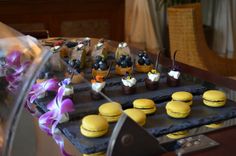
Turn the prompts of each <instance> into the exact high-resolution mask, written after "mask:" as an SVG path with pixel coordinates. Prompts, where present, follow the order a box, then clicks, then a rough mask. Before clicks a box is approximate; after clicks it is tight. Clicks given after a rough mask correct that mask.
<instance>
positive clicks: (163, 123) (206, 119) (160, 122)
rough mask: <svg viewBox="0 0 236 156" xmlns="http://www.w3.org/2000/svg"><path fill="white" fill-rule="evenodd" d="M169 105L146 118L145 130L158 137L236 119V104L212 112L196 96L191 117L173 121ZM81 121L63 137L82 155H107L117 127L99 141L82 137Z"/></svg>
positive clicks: (65, 128)
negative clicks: (101, 152) (105, 153)
mask: <svg viewBox="0 0 236 156" xmlns="http://www.w3.org/2000/svg"><path fill="white" fill-rule="evenodd" d="M165 105H166V102H162V103H157V112H156V113H155V114H153V115H150V116H148V117H147V121H146V124H145V126H144V128H145V129H146V130H147V131H148V132H149V133H150V134H152V135H154V136H155V137H158V136H161V135H164V134H168V133H172V132H176V131H180V130H185V129H189V128H194V127H198V126H202V125H205V124H209V123H213V122H218V121H222V120H226V119H230V118H233V117H236V103H235V102H233V101H230V100H228V101H227V104H226V106H225V107H222V108H210V107H208V106H205V105H204V104H203V103H202V98H201V96H194V102H193V106H192V109H191V114H190V115H189V117H187V118H185V119H173V118H171V117H169V116H168V115H167V114H166V111H165ZM80 125H81V120H77V121H71V122H68V123H64V124H61V125H60V126H59V128H60V129H61V130H62V132H63V133H64V135H65V136H66V137H67V138H68V139H69V140H70V141H71V142H72V143H73V144H74V145H75V146H76V147H77V148H78V149H79V150H80V152H82V153H95V152H99V151H105V150H106V148H107V146H108V142H109V138H110V136H111V134H112V130H113V128H114V126H115V123H113V124H110V127H109V132H108V133H107V134H106V135H105V136H103V137H100V138H92V139H91V138H86V137H84V136H83V135H82V134H81V133H80Z"/></svg>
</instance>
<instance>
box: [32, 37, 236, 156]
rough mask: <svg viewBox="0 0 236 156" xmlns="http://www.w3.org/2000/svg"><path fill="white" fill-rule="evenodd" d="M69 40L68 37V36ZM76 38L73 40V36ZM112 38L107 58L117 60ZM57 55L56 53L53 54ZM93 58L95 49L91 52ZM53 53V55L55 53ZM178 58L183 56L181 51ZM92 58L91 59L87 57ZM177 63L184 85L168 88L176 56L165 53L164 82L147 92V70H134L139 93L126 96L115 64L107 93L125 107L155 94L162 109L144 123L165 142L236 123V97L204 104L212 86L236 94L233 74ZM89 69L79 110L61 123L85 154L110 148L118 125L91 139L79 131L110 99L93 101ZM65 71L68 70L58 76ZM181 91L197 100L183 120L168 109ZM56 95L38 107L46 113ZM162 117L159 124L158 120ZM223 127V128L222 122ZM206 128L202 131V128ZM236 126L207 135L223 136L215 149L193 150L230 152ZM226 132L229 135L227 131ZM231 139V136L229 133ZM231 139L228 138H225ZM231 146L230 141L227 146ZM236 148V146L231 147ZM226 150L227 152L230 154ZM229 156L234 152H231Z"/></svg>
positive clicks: (78, 86) (79, 89)
mask: <svg viewBox="0 0 236 156" xmlns="http://www.w3.org/2000/svg"><path fill="white" fill-rule="evenodd" d="M57 40H58V38H53V39H49V40H44V41H42V42H43V43H44V44H47V45H48V43H53V42H54V41H55V42H56V41H57ZM67 40H68V39H67ZM69 40H73V39H69ZM97 41H98V40H97V39H92V42H91V43H92V46H91V47H93V46H94V44H96V43H97ZM105 42H106V43H108V45H109V46H108V52H109V53H108V58H110V59H111V60H114V52H115V49H116V47H117V46H118V43H117V42H114V41H109V40H105ZM130 49H131V53H132V55H134V56H135V55H137V54H138V53H139V51H140V50H139V49H136V48H134V47H130ZM54 55H56V54H54ZM149 55H150V58H152V61H153V62H155V59H156V58H157V56H156V55H155V54H149ZM87 56H88V58H89V56H90V53H87ZM52 57H54V56H52ZM177 60H178V56H177ZM87 62H88V61H87ZM176 65H177V66H178V69H180V71H181V84H180V86H177V87H169V86H168V85H167V84H166V75H167V73H168V70H169V69H170V68H171V66H172V61H171V60H170V59H169V58H167V57H165V56H164V55H160V59H159V71H160V72H161V78H160V86H159V88H158V89H157V90H154V91H147V90H146V89H145V87H144V78H145V76H146V74H142V73H137V72H135V73H134V75H135V77H136V79H137V92H136V94H133V95H128V96H126V95H123V94H122V93H121V92H120V85H121V84H120V77H119V76H117V75H115V74H114V72H113V71H114V69H113V68H112V69H111V74H110V77H109V78H108V79H107V80H106V83H107V87H106V91H107V92H106V95H107V96H108V97H109V98H110V99H112V100H114V101H118V102H120V103H121V104H122V108H123V109H127V108H131V107H132V101H133V100H135V99H137V98H144V97H145V98H150V99H152V100H153V101H154V102H155V103H156V105H157V107H158V110H157V113H156V114H154V115H152V116H148V119H147V124H146V125H145V126H144V128H145V129H146V130H147V131H148V132H149V133H150V134H151V135H153V136H155V137H157V139H158V140H159V142H160V144H166V143H173V142H175V140H171V139H168V138H167V137H166V136H165V135H166V134H169V133H173V132H177V131H182V130H186V129H188V130H189V131H190V133H189V136H194V135H198V134H203V133H208V132H211V131H213V130H216V129H210V128H206V127H205V126H204V125H207V124H211V123H215V122H222V121H226V120H230V121H226V122H225V123H224V124H223V127H229V126H233V125H234V124H235V123H236V122H235V121H234V119H232V118H235V117H236V102H235V99H233V98H232V97H229V96H228V100H227V105H226V106H225V107H222V108H209V107H206V106H204V105H203V104H202V94H203V93H204V92H205V91H206V90H209V89H220V90H223V91H225V92H226V93H231V94H232V92H234V90H236V81H235V80H233V79H229V78H226V77H222V76H219V75H215V74H213V73H210V72H206V71H203V70H200V69H197V68H194V67H191V66H188V65H185V64H182V63H179V62H177V63H176ZM83 72H84V73H85V76H84V78H85V81H84V82H83V83H80V84H76V85H74V89H75V92H76V96H77V98H76V99H77V100H75V101H74V102H75V103H74V104H75V111H73V112H70V113H69V117H70V120H69V121H68V122H66V123H62V124H60V125H59V126H58V128H59V129H60V130H61V132H62V133H63V134H64V135H65V137H66V138H67V139H68V140H69V141H70V142H71V143H72V144H73V145H74V146H75V147H76V148H77V149H78V150H79V151H80V152H82V153H86V154H91V153H96V152H101V151H105V150H106V149H107V146H108V142H109V138H110V136H111V135H112V131H113V128H114V127H115V123H113V124H110V128H109V132H108V134H107V135H105V136H104V137H100V138H95V139H90V138H89V139H88V138H86V137H84V136H83V135H82V134H81V133H80V125H81V119H82V118H83V117H84V116H85V115H89V114H97V113H98V110H97V109H98V107H99V106H100V105H101V104H103V103H105V102H107V100H106V99H101V100H96V101H94V100H91V98H90V94H89V93H90V85H89V83H88V82H89V81H90V79H91V78H92V76H91V66H88V67H87V68H85V69H84V71H83ZM62 75H64V74H63V73H62V74H61V75H60V74H59V77H60V76H62ZM176 91H188V92H191V93H192V94H193V95H194V98H193V101H194V105H193V106H192V112H191V115H190V116H189V117H188V118H186V119H183V120H177V119H170V118H168V116H167V115H166V114H165V104H166V103H167V102H168V101H170V100H171V94H172V93H174V92H176ZM51 100H52V97H50V96H48V97H46V98H44V99H40V100H36V102H35V103H36V106H37V108H38V109H39V110H40V111H41V112H42V113H45V112H47V111H48V110H47V108H46V105H45V104H46V103H48V102H50V101H51ZM157 122H158V124H157ZM221 128H222V127H221ZM202 129H203V130H202ZM235 129H236V128H235V127H230V128H226V129H223V130H220V131H215V132H212V133H209V134H207V136H209V137H211V138H212V139H214V140H216V141H218V142H219V143H220V146H219V147H217V148H214V149H212V150H210V151H204V152H200V153H198V152H197V153H193V155H202V154H206V155H209V154H213V153H216V152H217V154H219V153H220V152H222V153H223V151H224V152H225V148H226V149H228V148H229V150H227V151H228V152H229V151H230V149H232V150H233V148H231V147H232V145H233V143H231V146H230V144H229V143H230V142H233V139H232V138H233V137H236V136H233V135H232V134H233V131H234V130H235ZM222 134H224V135H222ZM226 135H228V136H231V135H232V136H231V141H229V140H227V136H226ZM228 139H229V138H228ZM224 141H226V142H224ZM228 145H229V146H228ZM231 152H232V151H231ZM171 154H172V153H167V155H171ZM225 154H226V153H225ZM229 155H230V153H229Z"/></svg>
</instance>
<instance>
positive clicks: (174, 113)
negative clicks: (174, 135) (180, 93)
mask: <svg viewBox="0 0 236 156" xmlns="http://www.w3.org/2000/svg"><path fill="white" fill-rule="evenodd" d="M190 111H191V108H190V106H189V104H187V103H184V102H180V101H170V102H168V103H167V104H166V112H167V114H168V115H169V116H170V117H173V118H186V117H187V116H188V115H189V113H190Z"/></svg>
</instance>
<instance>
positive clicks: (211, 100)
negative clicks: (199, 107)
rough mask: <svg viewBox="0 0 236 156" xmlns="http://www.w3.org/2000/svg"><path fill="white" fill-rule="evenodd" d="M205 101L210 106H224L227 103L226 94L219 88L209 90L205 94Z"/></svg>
mask: <svg viewBox="0 0 236 156" xmlns="http://www.w3.org/2000/svg"><path fill="white" fill-rule="evenodd" d="M203 103H204V104H205V105H207V106H209V107H222V106H224V105H225V103H226V95H225V93H224V92H222V91H219V90H208V91H206V92H205V93H204V94H203Z"/></svg>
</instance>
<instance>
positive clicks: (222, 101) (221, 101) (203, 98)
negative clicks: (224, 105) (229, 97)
mask: <svg viewBox="0 0 236 156" xmlns="http://www.w3.org/2000/svg"><path fill="white" fill-rule="evenodd" d="M203 100H204V101H208V102H225V100H208V99H206V98H203Z"/></svg>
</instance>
